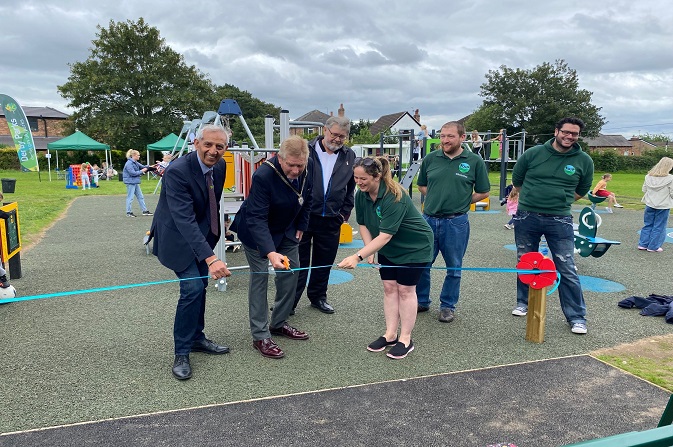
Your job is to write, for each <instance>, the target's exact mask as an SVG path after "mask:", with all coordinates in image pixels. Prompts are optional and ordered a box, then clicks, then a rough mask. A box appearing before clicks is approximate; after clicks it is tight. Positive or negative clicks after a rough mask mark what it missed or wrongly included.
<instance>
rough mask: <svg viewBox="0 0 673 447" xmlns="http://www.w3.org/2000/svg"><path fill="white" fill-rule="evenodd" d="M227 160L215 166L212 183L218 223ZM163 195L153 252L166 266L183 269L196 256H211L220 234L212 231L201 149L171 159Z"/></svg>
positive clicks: (153, 235)
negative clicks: (199, 154) (199, 151)
mask: <svg viewBox="0 0 673 447" xmlns="http://www.w3.org/2000/svg"><path fill="white" fill-rule="evenodd" d="M225 167H226V164H225V162H224V160H220V161H219V162H218V163H217V164H216V165H215V166H214V168H213V185H214V188H215V198H216V199H217V209H218V219H217V220H218V227H220V231H219V233H220V234H221V233H222V229H221V222H219V220H220V219H219V209H220V198H221V197H222V189H223V188H224V178H225ZM161 183H162V186H161V195H160V196H159V204H158V205H157V208H156V211H154V219H153V220H152V227H151V229H150V239H152V238H154V245H153V253H154V254H155V255H156V256H157V258H158V259H159V262H161V263H162V264H163V265H164V266H166V267H168V268H169V269H171V270H173V271H176V272H181V271H183V270H184V269H186V268H187V266H188V265H189V263H190V262H192V261H194V259H196V260H197V261H203V260H204V259H206V258H207V257H209V256H212V255H213V254H214V253H213V249H214V248H215V245H217V241H218V240H219V239H220V238H219V236H215V235H214V234H212V233H211V231H210V206H209V203H208V190H207V189H206V178H205V175H204V174H203V171H202V170H201V165H200V164H199V161H198V153H197V152H196V151H193V152H190V153H188V154H187V155H185V156H183V157H180V158H178V159H177V160H174V161H172V162H171V164H170V165H169V166H168V168H166V171H165V172H164V175H163V177H162V179H161Z"/></svg>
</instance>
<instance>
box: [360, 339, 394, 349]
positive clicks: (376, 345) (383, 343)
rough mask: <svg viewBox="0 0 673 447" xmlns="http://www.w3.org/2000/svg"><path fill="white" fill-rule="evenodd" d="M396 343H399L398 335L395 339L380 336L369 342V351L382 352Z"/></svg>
mask: <svg viewBox="0 0 673 447" xmlns="http://www.w3.org/2000/svg"><path fill="white" fill-rule="evenodd" d="M395 343H397V337H395V340H393V341H388V340H386V337H379V338H377V339H376V340H374V341H373V342H371V343H369V346H367V351H371V352H381V351H383V350H384V349H386V348H387V347H388V346H392V345H394V344H395Z"/></svg>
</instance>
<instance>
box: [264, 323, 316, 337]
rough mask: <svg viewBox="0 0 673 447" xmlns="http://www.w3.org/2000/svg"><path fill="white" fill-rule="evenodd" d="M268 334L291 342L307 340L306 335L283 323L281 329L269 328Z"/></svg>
mask: <svg viewBox="0 0 673 447" xmlns="http://www.w3.org/2000/svg"><path fill="white" fill-rule="evenodd" d="M269 332H271V333H272V334H273V335H282V336H284V337H287V338H291V339H292V340H308V334H307V333H306V332H304V331H300V330H299V329H296V328H293V327H292V326H290V325H289V324H287V323H285V324H283V326H282V327H278V328H269Z"/></svg>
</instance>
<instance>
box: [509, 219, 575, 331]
mask: <svg viewBox="0 0 673 447" xmlns="http://www.w3.org/2000/svg"><path fill="white" fill-rule="evenodd" d="M543 235H544V237H545V239H546V240H547V245H548V246H549V251H550V252H551V253H552V259H553V260H554V264H555V265H556V270H557V271H558V272H559V273H560V274H561V283H560V284H559V287H558V294H559V298H560V300H561V310H563V314H564V315H565V317H566V320H568V322H569V323H570V324H573V323H586V314H587V308H586V305H585V304H584V295H583V294H582V286H581V285H580V277H579V275H578V274H577V271H576V270H575V258H574V255H575V251H574V250H575V242H574V239H575V236H574V231H573V218H572V216H553V215H549V214H540V213H532V212H529V211H517V213H516V214H515V215H514V239H515V241H516V256H517V259H521V255H523V254H524V253H528V252H531V251H537V250H538V248H539V246H540V238H541V237H542V236H543ZM516 305H517V306H520V307H523V308H526V309H527V308H528V285H526V284H524V283H522V282H521V281H520V280H519V278H518V277H517V280H516Z"/></svg>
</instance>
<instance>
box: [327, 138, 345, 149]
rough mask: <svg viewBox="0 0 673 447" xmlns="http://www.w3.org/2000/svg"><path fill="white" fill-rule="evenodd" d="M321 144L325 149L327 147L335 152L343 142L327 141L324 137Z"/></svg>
mask: <svg viewBox="0 0 673 447" xmlns="http://www.w3.org/2000/svg"><path fill="white" fill-rule="evenodd" d="M322 145H323V147H324V148H325V149H329V150H331V151H332V152H336V151H337V150H338V149H340V148H341V146H343V144H341V143H338V144H335V143H332V142H329V141H327V140H326V139H325V138H323V139H322Z"/></svg>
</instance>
